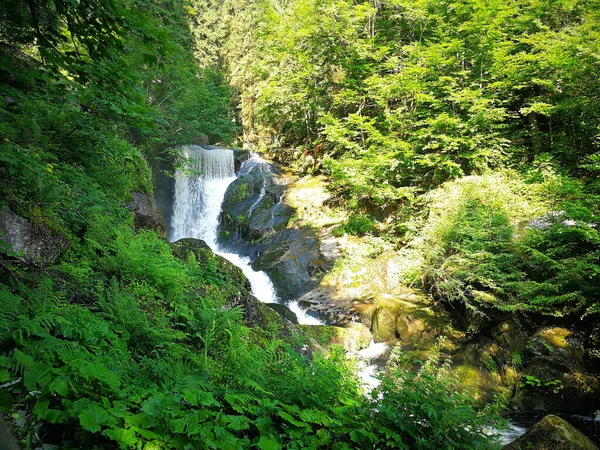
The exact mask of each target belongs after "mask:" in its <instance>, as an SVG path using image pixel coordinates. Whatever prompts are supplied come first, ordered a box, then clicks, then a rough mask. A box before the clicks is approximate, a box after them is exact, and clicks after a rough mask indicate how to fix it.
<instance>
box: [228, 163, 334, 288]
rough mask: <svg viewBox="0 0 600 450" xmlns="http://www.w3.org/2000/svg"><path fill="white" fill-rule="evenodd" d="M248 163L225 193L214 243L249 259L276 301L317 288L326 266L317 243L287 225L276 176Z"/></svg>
mask: <svg viewBox="0 0 600 450" xmlns="http://www.w3.org/2000/svg"><path fill="white" fill-rule="evenodd" d="M250 163H252V164H250ZM250 163H249V164H247V165H244V172H243V173H241V174H240V177H239V178H238V179H237V180H235V181H234V182H233V183H231V185H230V186H229V187H228V189H227V192H226V194H225V199H224V201H223V205H222V213H221V219H220V234H219V242H220V243H221V244H222V245H224V246H225V247H227V248H230V249H234V250H235V251H236V252H238V253H242V254H244V255H246V256H249V257H250V258H251V259H252V261H253V263H252V267H253V269H254V270H260V271H264V272H266V273H267V274H268V275H269V277H270V278H271V280H272V282H273V285H274V286H275V289H276V291H277V294H278V296H279V297H280V298H281V299H282V300H290V299H295V298H298V297H299V296H301V295H303V294H305V293H307V292H308V291H310V290H311V289H312V288H314V287H315V286H316V285H317V284H318V282H319V280H320V276H321V275H322V273H323V272H324V271H325V267H326V266H327V263H326V261H325V259H324V258H323V257H322V255H321V253H320V246H319V239H318V238H317V235H316V233H315V232H314V230H312V229H309V228H304V227H302V226H301V225H302V224H298V223H295V224H294V223H293V219H294V217H295V216H294V215H295V212H294V209H293V208H291V207H289V206H287V205H286V204H285V203H284V202H283V197H284V194H285V189H286V186H285V185H284V184H282V183H283V181H282V180H281V179H280V178H279V177H278V175H277V171H276V170H275V169H274V168H273V167H272V166H271V165H270V164H268V163H265V162H256V163H255V164H254V161H250Z"/></svg>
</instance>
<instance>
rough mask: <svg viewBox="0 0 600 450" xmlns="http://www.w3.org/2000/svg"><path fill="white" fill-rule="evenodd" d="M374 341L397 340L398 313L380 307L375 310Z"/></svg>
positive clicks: (373, 320)
mask: <svg viewBox="0 0 600 450" xmlns="http://www.w3.org/2000/svg"><path fill="white" fill-rule="evenodd" d="M371 329H372V331H373V341H375V342H376V343H377V342H390V341H393V340H395V339H396V337H397V336H396V312H395V311H394V309H392V308H390V307H388V306H384V305H379V306H375V308H374V310H373V318H372V321H371Z"/></svg>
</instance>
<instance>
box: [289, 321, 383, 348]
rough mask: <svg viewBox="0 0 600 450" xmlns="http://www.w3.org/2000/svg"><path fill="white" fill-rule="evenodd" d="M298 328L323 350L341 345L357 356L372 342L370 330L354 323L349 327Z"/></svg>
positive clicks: (316, 326) (305, 326)
mask: <svg viewBox="0 0 600 450" xmlns="http://www.w3.org/2000/svg"><path fill="white" fill-rule="evenodd" d="M298 328H299V329H301V330H302V331H304V332H305V333H306V334H307V335H308V336H309V337H310V338H312V339H313V340H314V341H315V342H317V343H318V344H319V345H320V346H321V347H322V348H330V347H331V346H332V345H339V346H341V347H342V348H343V349H345V350H346V351H347V352H348V353H350V354H357V353H358V351H359V350H362V349H363V348H367V347H368V346H369V343H370V342H371V333H370V331H369V329H368V328H367V327H366V326H365V325H363V324H361V323H353V324H351V325H349V326H347V327H336V326H330V325H299V326H298Z"/></svg>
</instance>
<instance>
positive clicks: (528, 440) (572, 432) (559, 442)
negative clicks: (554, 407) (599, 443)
mask: <svg viewBox="0 0 600 450" xmlns="http://www.w3.org/2000/svg"><path fill="white" fill-rule="evenodd" d="M504 449H505V450H598V447H596V446H595V445H594V444H593V443H592V442H591V441H590V440H589V439H588V438H587V437H586V436H585V435H584V434H583V433H581V432H580V431H579V430H578V429H576V428H575V427H573V426H572V425H571V424H569V423H568V422H567V421H565V420H563V419H561V418H560V417H557V416H554V415H548V416H546V417H544V418H543V419H542V420H540V421H539V422H538V423H536V424H535V425H534V426H533V427H532V428H531V429H530V430H529V431H527V433H525V434H524V435H523V436H521V437H520V438H518V439H517V440H516V441H514V442H512V443H511V444H508V445H507V446H505V447H504Z"/></svg>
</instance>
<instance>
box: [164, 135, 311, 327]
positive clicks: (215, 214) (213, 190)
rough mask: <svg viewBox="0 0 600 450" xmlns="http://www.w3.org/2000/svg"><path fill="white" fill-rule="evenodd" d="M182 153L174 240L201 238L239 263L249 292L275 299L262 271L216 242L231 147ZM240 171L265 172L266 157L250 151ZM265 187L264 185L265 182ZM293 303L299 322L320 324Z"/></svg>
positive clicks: (267, 300) (231, 172) (230, 178)
mask: <svg viewBox="0 0 600 450" xmlns="http://www.w3.org/2000/svg"><path fill="white" fill-rule="evenodd" d="M184 155H185V157H186V158H187V160H188V162H189V164H188V167H187V170H180V171H177V173H176V175H175V202H174V205H173V219H172V221H171V228H172V229H171V235H170V236H169V240H170V241H171V242H175V241H177V240H179V239H182V238H195V239H202V240H203V241H205V242H206V243H207V244H208V246H209V247H210V248H211V249H212V250H213V252H215V254H217V255H219V256H222V257H223V258H225V259H227V260H229V261H230V262H231V263H233V264H235V265H236V266H237V267H239V268H240V269H241V270H242V272H243V273H244V275H245V276H246V278H248V280H249V281H250V284H251V285H252V294H253V295H254V296H255V297H256V298H258V299H259V300H260V301H262V302H265V303H276V302H277V294H276V293H275V288H274V287H273V283H272V282H271V279H270V278H269V276H268V275H267V274H266V273H265V272H257V271H255V270H254V269H252V266H251V261H250V258H248V257H245V256H240V255H238V254H236V253H231V252H227V251H225V250H224V249H222V248H220V247H219V244H218V243H217V229H218V227H219V215H220V214H221V204H222V203H223V198H224V197H225V192H226V191H227V187H228V186H229V185H230V184H231V183H232V182H233V181H234V180H235V179H236V176H235V170H234V154H233V150H228V149H211V150H207V149H205V148H202V147H199V146H197V145H190V146H188V147H185V149H184ZM243 169H244V173H248V172H250V171H253V170H257V171H261V172H265V173H266V172H269V171H270V168H269V165H268V163H267V162H266V161H264V160H263V159H261V158H260V157H259V156H258V155H253V156H252V158H251V159H250V160H248V161H247V162H246V163H245V164H244V167H243ZM265 188H266V186H265ZM290 306H292V307H293V309H294V312H295V313H296V316H297V317H298V321H299V322H300V323H303V324H320V323H321V322H320V321H319V320H318V319H315V318H313V317H310V316H307V315H306V314H305V313H304V312H303V311H302V310H301V309H300V308H299V307H298V304H297V303H294V304H293V305H290Z"/></svg>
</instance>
